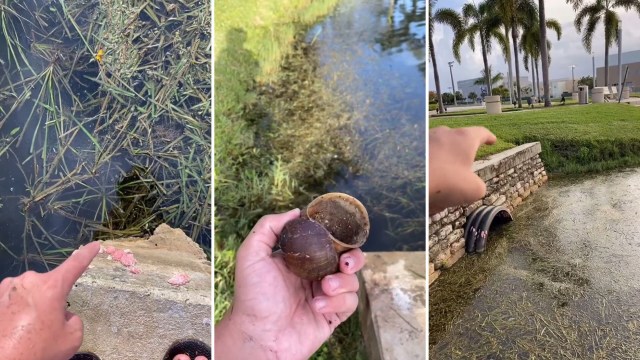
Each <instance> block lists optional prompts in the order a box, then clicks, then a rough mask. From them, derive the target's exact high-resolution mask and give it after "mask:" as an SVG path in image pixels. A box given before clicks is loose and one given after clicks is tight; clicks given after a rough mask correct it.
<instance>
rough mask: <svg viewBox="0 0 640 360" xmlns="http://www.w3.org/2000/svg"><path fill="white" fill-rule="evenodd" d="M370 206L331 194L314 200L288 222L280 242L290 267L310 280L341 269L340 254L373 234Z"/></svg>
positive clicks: (341, 194)
mask: <svg viewBox="0 0 640 360" xmlns="http://www.w3.org/2000/svg"><path fill="white" fill-rule="evenodd" d="M369 228H370V224H369V215H368V214H367V209H366V208H365V207H364V205H362V203H361V202H360V201H358V200H357V199H356V198H354V197H352V196H350V195H347V194H343V193H328V194H324V195H322V196H319V197H317V198H316V199H314V200H313V201H312V202H311V203H309V205H307V206H306V207H305V208H304V209H302V212H301V213H300V218H298V219H295V220H292V221H290V222H288V223H287V224H286V225H285V226H284V228H283V229H282V232H281V233H280V238H279V244H280V249H281V250H282V252H283V254H284V261H285V263H286V264H287V266H288V267H289V269H290V270H291V271H292V272H293V273H294V274H296V275H298V276H299V277H301V278H303V279H307V280H320V279H322V278H323V277H325V276H326V275H329V274H333V273H335V272H337V271H338V259H339V257H340V254H342V253H343V252H345V251H348V250H350V249H354V248H358V247H360V246H362V245H363V244H364V243H365V242H366V241H367V237H368V236H369Z"/></svg>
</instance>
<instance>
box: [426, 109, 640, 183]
mask: <svg viewBox="0 0 640 360" xmlns="http://www.w3.org/2000/svg"><path fill="white" fill-rule="evenodd" d="M639 115H640V108H637V107H634V106H630V105H627V104H590V105H583V106H566V107H565V106H556V107H552V108H550V109H540V110H536V111H525V112H517V113H509V114H503V115H499V116H494V115H483V116H475V117H457V118H456V117H450V118H447V119H437V120H431V121H430V122H429V126H430V127H434V126H440V125H446V126H449V127H462V126H475V125H481V126H486V127H487V128H489V129H490V130H491V131H493V132H494V133H495V134H496V135H497V136H498V138H499V140H501V142H500V143H499V146H497V147H487V148H482V149H481V151H480V152H479V158H480V157H484V156H488V155H491V154H495V153H498V152H500V151H503V150H504V149H505V148H507V147H508V146H509V145H511V146H517V145H520V144H524V143H527V142H532V141H540V142H541V144H542V154H541V157H542V159H543V161H544V163H545V168H546V169H547V171H549V172H553V173H562V174H580V173H589V172H601V171H606V170H612V169H619V168H624V167H630V166H638V165H640V122H638V121H637V119H638V116H639Z"/></svg>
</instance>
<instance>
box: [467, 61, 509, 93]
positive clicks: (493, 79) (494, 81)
mask: <svg viewBox="0 0 640 360" xmlns="http://www.w3.org/2000/svg"><path fill="white" fill-rule="evenodd" d="M492 74H493V70H492V69H491V65H489V78H490V79H491V88H493V85H495V84H497V83H498V82H499V81H501V80H504V75H503V74H502V73H501V72H499V73H497V74H495V75H494V76H491V75H492ZM473 85H487V76H486V74H485V71H484V70H480V77H479V78H478V79H477V80H476V81H474V83H473Z"/></svg>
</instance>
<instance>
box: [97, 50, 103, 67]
mask: <svg viewBox="0 0 640 360" xmlns="http://www.w3.org/2000/svg"><path fill="white" fill-rule="evenodd" d="M103 57H104V50H102V49H98V53H97V54H96V60H97V61H98V63H100V64H102V58H103Z"/></svg>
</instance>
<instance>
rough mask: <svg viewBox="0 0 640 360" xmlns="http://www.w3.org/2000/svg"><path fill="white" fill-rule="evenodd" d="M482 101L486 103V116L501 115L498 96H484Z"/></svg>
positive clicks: (500, 104)
mask: <svg viewBox="0 0 640 360" xmlns="http://www.w3.org/2000/svg"><path fill="white" fill-rule="evenodd" d="M484 100H485V101H486V103H487V114H490V115H493V114H500V113H502V103H501V102H500V95H493V96H486V97H485V98H484Z"/></svg>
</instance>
